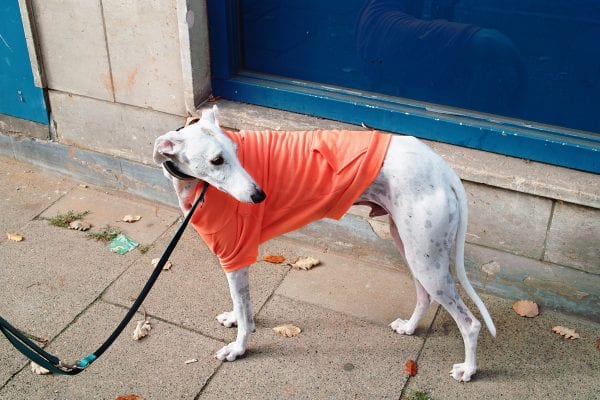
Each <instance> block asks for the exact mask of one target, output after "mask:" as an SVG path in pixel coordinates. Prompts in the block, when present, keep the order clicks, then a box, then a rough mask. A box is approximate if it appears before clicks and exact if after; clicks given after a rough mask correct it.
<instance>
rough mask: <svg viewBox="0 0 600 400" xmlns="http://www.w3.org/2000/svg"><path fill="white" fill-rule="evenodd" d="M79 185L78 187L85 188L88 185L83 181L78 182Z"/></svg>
mask: <svg viewBox="0 0 600 400" xmlns="http://www.w3.org/2000/svg"><path fill="white" fill-rule="evenodd" d="M79 187H80V188H84V189H87V188H88V185H86V184H85V183H80V184H79Z"/></svg>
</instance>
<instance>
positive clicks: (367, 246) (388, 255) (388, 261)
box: [282, 214, 403, 266]
mask: <svg viewBox="0 0 600 400" xmlns="http://www.w3.org/2000/svg"><path fill="white" fill-rule="evenodd" d="M282 237H285V238H290V239H292V240H293V241H295V242H297V243H302V244H304V245H305V246H310V247H313V248H317V249H320V250H323V251H329V252H336V253H339V254H343V255H344V256H346V257H355V258H356V259H357V260H360V261H364V262H370V263H374V264H378V265H383V266H398V265H402V264H403V259H402V256H401V255H400V253H399V252H398V250H397V249H396V247H395V246H394V244H393V243H392V241H391V240H384V239H381V238H380V237H379V236H378V235H377V234H376V233H375V232H374V231H373V228H372V227H371V225H370V224H369V222H368V221H367V220H365V219H363V218H360V217H356V216H354V215H350V214H346V215H344V217H343V218H342V219H341V220H339V221H336V220H332V219H322V220H319V221H315V222H313V223H311V224H309V225H307V226H305V227H303V228H301V229H298V230H296V231H293V232H289V233H286V234H285V235H283V236H282Z"/></svg>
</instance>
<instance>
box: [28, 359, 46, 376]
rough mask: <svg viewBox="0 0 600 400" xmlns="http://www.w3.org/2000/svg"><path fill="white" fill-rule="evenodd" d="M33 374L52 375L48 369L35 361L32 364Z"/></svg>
mask: <svg viewBox="0 0 600 400" xmlns="http://www.w3.org/2000/svg"><path fill="white" fill-rule="evenodd" d="M31 372H33V373H34V374H37V375H48V374H49V373H50V371H48V370H47V369H46V368H44V367H42V366H41V365H39V364H37V363H35V362H33V361H32V362H31Z"/></svg>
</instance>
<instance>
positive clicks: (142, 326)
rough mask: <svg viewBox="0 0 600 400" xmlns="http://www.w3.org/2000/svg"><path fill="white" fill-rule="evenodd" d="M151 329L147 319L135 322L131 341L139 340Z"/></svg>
mask: <svg viewBox="0 0 600 400" xmlns="http://www.w3.org/2000/svg"><path fill="white" fill-rule="evenodd" d="M151 329H152V325H150V322H149V321H148V320H147V319H143V320H140V321H137V323H136V325H135V329H134V330H133V340H140V339H141V338H144V337H146V336H148V334H150V330H151Z"/></svg>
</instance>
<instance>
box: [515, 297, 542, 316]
mask: <svg viewBox="0 0 600 400" xmlns="http://www.w3.org/2000/svg"><path fill="white" fill-rule="evenodd" d="M512 308H513V310H515V312H516V313H517V314H519V315H520V316H521V317H527V318H533V317H537V316H538V314H539V313H540V311H539V308H538V305H537V304H536V303H534V302H533V301H530V300H519V301H517V302H516V303H515V304H513V306H512Z"/></svg>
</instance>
